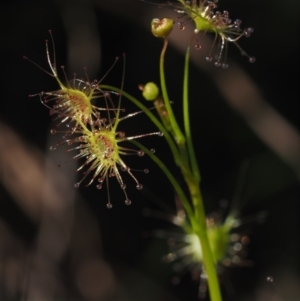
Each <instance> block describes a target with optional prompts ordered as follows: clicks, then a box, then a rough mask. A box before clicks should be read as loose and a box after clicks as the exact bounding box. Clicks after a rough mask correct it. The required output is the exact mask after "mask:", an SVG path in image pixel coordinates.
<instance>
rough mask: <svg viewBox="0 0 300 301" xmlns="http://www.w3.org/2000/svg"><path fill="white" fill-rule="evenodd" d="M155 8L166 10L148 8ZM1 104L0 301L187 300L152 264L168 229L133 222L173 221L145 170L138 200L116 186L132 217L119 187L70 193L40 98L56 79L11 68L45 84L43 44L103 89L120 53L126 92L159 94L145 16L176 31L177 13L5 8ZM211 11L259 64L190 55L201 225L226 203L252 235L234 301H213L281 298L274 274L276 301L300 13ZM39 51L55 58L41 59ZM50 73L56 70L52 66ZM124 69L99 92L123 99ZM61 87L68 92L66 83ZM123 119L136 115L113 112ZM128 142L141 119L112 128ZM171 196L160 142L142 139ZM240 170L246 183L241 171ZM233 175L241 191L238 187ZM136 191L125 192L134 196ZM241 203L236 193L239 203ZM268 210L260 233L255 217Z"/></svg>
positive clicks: (289, 247)
mask: <svg viewBox="0 0 300 301" xmlns="http://www.w3.org/2000/svg"><path fill="white" fill-rule="evenodd" d="M156 3H158V4H159V3H160V4H164V3H165V2H156ZM0 7H1V8H0V9H1V21H0V22H1V56H0V57H1V70H2V80H1V92H2V94H1V106H0V154H1V156H0V300H5V301H6V300H9V301H10V300H23V301H25V300H30V301H32V300H37V301H43V300H62V301H65V300H68V301H69V300H73V301H75V300H76V301H79V300H122V301H123V300H131V301H133V300H149V301H150V300H165V301H166V300H170V301H171V300H178V301H179V300H191V301H192V300H198V298H197V290H198V283H197V282H195V281H192V280H191V277H190V275H189V274H187V275H185V276H183V278H182V279H181V284H179V285H177V286H176V285H173V284H172V281H171V279H172V275H174V274H173V272H172V265H171V264H166V263H163V262H162V260H161V258H162V257H163V255H165V254H166V253H167V252H168V247H167V242H166V241H165V240H159V239H157V238H155V237H153V235H152V232H153V231H154V230H156V229H165V230H168V229H169V227H170V226H171V225H170V224H168V223H167V222H163V221H160V220H157V219H155V218H153V217H151V216H150V217H145V216H144V215H143V210H144V209H145V208H152V209H156V210H161V211H163V212H167V213H168V210H169V209H166V208H164V205H161V204H167V205H168V206H169V207H171V208H174V198H175V196H174V192H173V190H172V187H171V185H169V183H168V182H167V180H166V179H165V178H164V176H163V174H162V172H161V171H160V170H159V169H158V168H157V167H156V166H155V164H154V163H153V162H151V160H150V159H149V158H146V156H145V157H143V158H140V157H131V158H129V159H127V158H126V159H127V160H126V163H128V165H129V166H131V167H132V168H136V169H144V168H146V167H147V168H149V169H150V173H149V174H147V175H145V174H143V173H142V172H141V173H139V172H137V173H135V174H136V175H137V177H138V179H139V180H140V181H141V182H142V183H143V184H144V189H143V190H142V191H137V190H136V189H135V184H134V183H133V181H132V179H130V177H126V175H124V179H125V181H126V183H127V187H128V189H127V191H128V195H129V196H130V199H131V200H132V205H131V206H126V205H124V195H123V194H122V191H121V189H120V188H119V184H118V183H117V181H114V180H112V181H110V191H111V193H110V196H111V201H112V204H113V209H112V210H108V209H107V208H106V201H107V192H106V191H105V189H104V190H103V191H99V190H97V189H96V188H95V187H94V186H91V187H88V188H84V187H82V188H80V189H78V190H75V189H74V188H73V185H74V183H76V182H77V181H78V179H80V175H77V174H76V173H74V171H75V170H76V164H75V163H74V162H73V161H72V160H69V161H68V162H67V163H66V164H63V165H62V167H61V168H58V167H57V165H58V164H60V163H63V162H65V161H67V160H68V159H70V157H69V156H68V155H66V154H65V149H64V148H63V147H62V148H59V149H58V150H57V151H55V152H50V151H49V147H50V145H53V144H55V143H56V142H57V141H59V140H60V139H61V138H60V137H59V135H50V129H51V128H52V127H53V126H54V122H53V121H52V120H51V117H49V112H48V110H47V109H46V108H45V107H44V106H42V105H41V103H40V101H39V97H38V96H37V97H34V98H29V97H28V95H29V94H35V93H39V92H41V91H55V90H57V88H58V85H57V83H56V81H55V79H54V78H52V77H50V76H49V75H48V74H46V73H45V72H43V71H41V70H39V69H38V68H37V67H36V66H34V65H33V64H31V63H30V62H28V61H26V60H24V59H23V55H26V56H28V57H29V58H30V59H32V60H33V61H34V62H36V63H37V64H39V65H40V66H41V67H42V68H44V69H46V70H47V71H50V70H49V66H48V64H47V59H46V51H45V42H44V41H45V39H50V36H49V34H48V30H49V29H51V30H52V31H53V36H54V41H55V49H56V60H57V65H58V66H60V65H65V66H66V73H67V76H68V78H69V79H71V78H72V77H73V73H74V72H76V73H77V77H78V78H81V77H84V76H85V74H84V71H83V67H87V70H88V71H87V73H88V75H89V77H90V79H94V78H97V79H100V78H101V77H102V76H103V74H104V73H105V72H106V71H107V70H108V69H109V68H110V66H111V65H112V64H113V62H114V60H115V57H116V56H120V57H122V53H123V52H125V53H126V67H125V73H126V75H125V90H126V91H127V92H129V93H131V94H133V95H134V96H136V97H138V98H139V99H141V97H140V91H139V90H138V88H137V86H138V84H144V83H146V82H147V81H155V82H157V83H158V82H159V75H158V57H159V53H160V50H161V46H162V42H161V41H160V40H159V39H155V38H154V37H152V35H151V33H150V29H149V28H150V26H149V24H150V22H151V20H152V18H155V17H172V18H174V19H175V18H176V14H175V12H174V9H173V8H172V7H171V6H169V7H165V6H164V5H162V7H158V5H156V4H155V5H153V4H149V3H144V2H141V1H138V0H127V1H120V0H119V1H118V0H111V1H106V0H102V1H101V0H98V1H97V0H94V1H92V0H90V1H88V0H81V1H79V0H78V1H75V0H74V1H72V0H69V1H68V0H65V1H58V0H56V1H55V0H53V1H49V0H46V1H29V0H26V1H14V0H12V1H2V2H1V4H0ZM219 8H220V10H224V9H226V10H228V11H229V12H230V15H231V17H232V18H233V19H236V18H240V19H242V20H243V23H242V25H244V26H245V27H249V26H252V27H253V28H254V33H253V35H252V36H251V37H250V38H249V39H247V38H243V39H241V40H240V43H239V44H240V45H241V46H242V47H243V49H244V50H245V51H246V52H247V53H249V54H250V55H251V56H252V55H254V56H255V57H256V62H255V64H250V63H248V60H247V58H246V57H243V56H241V55H240V53H239V50H238V49H237V48H236V47H235V46H234V45H229V51H228V62H229V64H230V68H229V69H227V70H222V69H219V68H215V67H214V66H213V65H211V64H209V63H207V62H206V61H205V56H206V55H207V53H208V52H209V48H210V45H211V43H212V37H210V36H209V35H206V36H205V37H203V38H201V39H200V38H199V39H200V43H201V44H202V49H201V50H199V51H197V50H194V49H193V50H192V53H191V56H192V63H191V70H190V71H191V73H190V99H191V104H190V106H191V124H192V129H193V138H194V143H195V148H196V153H197V159H198V162H199V165H200V169H201V174H202V184H201V185H202V186H201V187H202V191H203V195H204V199H205V207H206V210H207V212H208V213H211V212H214V211H216V210H218V209H219V202H220V200H222V199H226V200H228V202H229V203H231V202H232V200H233V199H234V198H235V199H236V201H234V204H233V205H232V207H233V209H236V210H239V211H241V216H244V217H247V216H254V217H253V218H252V219H251V223H250V228H249V231H250V232H251V234H250V239H251V244H250V245H249V256H248V258H249V259H250V260H251V261H253V263H254V266H253V267H251V268H235V269H231V270H230V271H227V273H226V275H228V281H229V283H230V286H232V287H233V288H234V291H233V292H231V293H232V294H228V290H227V289H226V287H224V286H223V290H224V300H258V301H263V300H270V301H271V300H272V301H276V300H278V301H279V300H282V298H281V296H280V294H279V293H278V292H277V291H276V290H275V289H274V287H272V286H270V285H269V284H268V283H267V282H266V281H265V279H266V277H267V276H269V275H272V276H274V279H275V281H276V285H277V286H278V287H279V288H280V290H282V291H283V293H284V295H285V297H286V300H289V301H293V300H298V299H299V296H300V291H299V287H300V285H299V284H300V257H299V254H300V237H299V230H300V228H299V214H300V205H299V204H300V185H299V179H300V134H299V128H300V118H299V117H300V104H299V76H298V72H299V27H300V26H299V25H300V24H299V17H298V16H299V13H300V3H299V2H298V1H296V0H287V1H285V2H282V1H271V0H265V1H263V2H262V1H258V0H252V1H249V0H244V1H237V0H231V1H229V0H222V1H220V3H219ZM189 25H192V24H187V28H186V30H185V31H181V30H179V28H177V27H176V26H175V29H174V31H173V32H172V34H171V36H170V47H169V49H168V52H167V58H166V67H167V72H166V76H167V84H168V87H169V94H170V97H171V99H172V101H173V103H174V104H173V107H174V110H175V112H176V114H177V116H179V117H178V118H179V119H180V116H181V112H182V108H181V95H182V90H181V85H182V70H183V53H184V49H185V47H186V45H187V41H188V38H189V36H190V31H189V30H190V28H189ZM50 49H51V47H50ZM58 69H59V68H58ZM122 70H123V63H122V60H120V61H119V62H118V63H117V65H116V66H115V67H114V68H113V70H112V71H111V72H110V73H109V74H108V76H107V77H106V78H105V79H104V80H103V83H105V84H110V85H115V86H120V83H121V80H122ZM59 75H60V78H61V79H62V80H63V81H64V77H63V74H62V72H60V70H59ZM123 106H124V107H126V111H127V112H135V111H136V110H137V109H136V108H135V107H134V106H133V105H132V104H131V103H127V102H126V100H124V101H123ZM121 126H122V130H124V131H125V132H126V133H127V134H128V135H135V134H143V133H148V132H151V131H155V129H154V126H153V125H152V124H151V122H150V121H149V120H148V119H147V117H146V116H144V115H142V114H141V115H138V116H136V117H134V118H130V119H128V120H126V121H124V123H123V122H122V124H121ZM142 142H143V143H144V144H145V145H146V146H147V147H149V148H155V149H156V154H157V155H158V156H159V157H160V158H161V159H162V160H163V161H164V162H165V163H166V164H167V165H168V166H170V169H171V171H172V172H173V173H174V175H175V176H176V177H177V178H178V179H179V181H180V182H182V179H181V178H180V173H179V172H178V170H177V169H176V168H175V167H173V166H172V164H173V163H172V158H171V156H170V154H169V150H168V148H167V146H166V144H165V142H164V139H163V138H158V137H151V138H149V139H148V138H147V139H146V138H145V140H144V141H142ZM245 162H248V163H247V170H246V173H244V175H241V169H242V168H243V166H245ZM241 177H243V178H242V179H241ZM130 184H132V185H130ZM237 191H240V193H238V194H236V192H237ZM260 212H267V213H268V216H267V218H266V219H265V221H264V223H263V224H261V223H258V219H257V218H256V216H257V214H259V213H260Z"/></svg>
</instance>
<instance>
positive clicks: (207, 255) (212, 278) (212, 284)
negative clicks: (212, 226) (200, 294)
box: [184, 175, 222, 301]
mask: <svg viewBox="0 0 300 301" xmlns="http://www.w3.org/2000/svg"><path fill="white" fill-rule="evenodd" d="M184 178H185V180H186V182H187V185H188V187H189V191H190V194H191V198H192V202H193V205H194V210H195V218H196V220H197V223H195V224H193V225H192V226H193V229H194V231H195V233H196V234H197V235H198V237H199V240H200V243H201V249H202V253H203V263H204V267H205V272H206V274H207V282H208V289H209V295H210V299H211V301H222V296H221V291H220V285H219V279H218V275H217V271H216V266H215V260H214V257H213V253H212V250H211V247H210V243H209V239H208V235H207V226H206V216H205V210H204V206H203V199H202V195H201V191H200V188H199V184H198V181H197V180H196V179H195V177H194V176H193V175H190V176H187V175H184Z"/></svg>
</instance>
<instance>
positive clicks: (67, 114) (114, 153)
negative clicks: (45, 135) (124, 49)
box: [24, 31, 162, 208]
mask: <svg viewBox="0 0 300 301" xmlns="http://www.w3.org/2000/svg"><path fill="white" fill-rule="evenodd" d="M49 32H50V36H51V39H52V43H53V45H54V42H53V37H52V33H51V31H49ZM46 53H47V59H48V64H49V66H50V69H51V72H52V73H51V72H48V71H46V70H44V69H43V68H41V67H40V66H39V65H37V64H36V63H35V62H33V61H31V60H30V59H28V58H27V57H24V58H25V59H27V60H29V61H31V62H32V63H33V64H35V65H37V66H38V67H39V68H40V69H42V70H43V71H44V72H46V73H47V74H49V75H50V76H52V77H54V78H55V79H56V81H57V82H58V84H59V86H60V89H59V90H57V91H52V92H41V93H39V94H36V95H39V96H40V99H41V102H42V104H43V105H44V106H46V107H47V108H48V109H49V110H50V115H54V116H55V120H59V122H58V123H57V125H56V129H52V130H51V131H50V132H51V134H56V133H63V136H62V138H63V141H62V142H59V143H57V145H56V146H51V147H50V150H55V149H56V147H58V146H61V145H69V146H70V145H72V146H71V148H69V149H68V150H67V151H68V152H75V155H74V156H73V159H74V160H78V159H84V160H85V161H84V162H83V164H82V165H80V167H79V168H78V169H77V171H81V170H82V171H83V177H82V178H81V180H80V181H79V182H78V183H76V184H75V185H74V187H75V188H78V187H79V186H80V184H81V183H82V182H83V181H84V180H85V179H86V178H88V177H90V180H89V182H88V183H87V185H86V186H88V185H91V184H92V183H93V182H96V183H97V184H96V187H97V188H98V189H101V188H102V184H103V182H104V181H106V183H107V186H108V178H110V177H115V178H116V179H117V181H118V182H119V184H120V187H121V189H122V190H123V192H124V194H125V204H126V205H130V204H131V201H130V200H129V198H128V196H127V193H126V184H125V183H124V181H123V178H122V176H121V172H122V171H125V172H127V173H128V174H129V175H130V176H131V178H132V179H133V180H134V181H135V183H136V188H137V189H139V190H140V189H142V188H143V186H142V184H140V183H139V181H138V180H137V178H136V177H135V175H134V174H133V173H132V171H131V169H130V167H129V166H128V165H127V164H126V163H125V162H124V161H123V159H122V158H121V156H122V155H132V154H135V155H138V156H143V155H144V152H143V151H141V150H136V149H131V148H128V147H123V146H122V145H120V143H121V142H124V141H130V140H134V139H137V138H142V137H145V136H149V135H159V136H161V135H162V134H161V133H160V132H154V133H148V134H142V135H137V136H130V137H127V136H126V135H125V133H124V132H122V131H119V130H118V126H119V123H120V122H121V121H122V120H124V119H127V118H129V117H133V116H135V115H137V114H139V113H140V112H136V113H131V114H128V115H125V116H123V117H121V116H120V115H121V113H122V112H124V109H122V108H121V96H122V95H121V94H122V93H120V94H116V93H113V92H110V91H104V90H102V89H101V88H100V86H99V85H100V81H93V82H90V81H89V80H88V76H87V80H86V81H84V80H82V79H77V78H76V77H75V76H74V78H73V79H72V80H71V81H67V85H64V84H63V83H62V81H61V80H60V79H59V77H58V74H57V69H56V62H55V54H54V61H53V62H52V61H51V57H50V53H49V47H48V41H46ZM117 59H118V58H117ZM117 59H116V61H117ZM116 61H115V62H116ZM113 66H114V64H113ZM113 66H112V67H113ZM112 67H111V68H110V69H109V71H110V70H111V69H112ZM62 69H63V73H64V75H65V77H66V78H67V76H66V74H65V71H64V67H63V66H62ZM109 71H108V72H109ZM108 72H107V73H108ZM107 73H106V74H107ZM106 74H105V76H106ZM105 76H104V77H105ZM121 90H122V89H121ZM31 96H35V95H31ZM113 96H116V97H117V99H118V100H117V103H116V104H115V103H114V101H113ZM96 100H99V101H101V102H102V107H98V106H96V105H95V104H94V102H95V101H96ZM62 126H65V127H66V129H65V130H61V128H62ZM73 145H74V146H73ZM142 171H143V172H144V173H148V169H144V170H142ZM107 188H108V187H107ZM107 208H112V204H111V202H110V197H109V192H108V202H107Z"/></svg>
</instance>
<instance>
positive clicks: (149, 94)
mask: <svg viewBox="0 0 300 301" xmlns="http://www.w3.org/2000/svg"><path fill="white" fill-rule="evenodd" d="M139 88H140V90H142V91H143V96H144V98H145V99H146V100H149V101H153V100H155V99H156V98H157V97H158V95H159V89H158V87H157V85H156V84H155V83H153V82H149V83H147V84H146V85H145V86H142V85H140V86H139Z"/></svg>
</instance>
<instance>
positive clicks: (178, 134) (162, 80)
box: [159, 39, 185, 144]
mask: <svg viewBox="0 0 300 301" xmlns="http://www.w3.org/2000/svg"><path fill="white" fill-rule="evenodd" d="M167 46H168V40H167V39H164V45H163V49H162V51H161V54H160V61H159V74H160V85H161V92H162V96H163V99H164V102H165V106H166V110H167V113H168V116H169V119H170V123H171V126H172V129H173V131H174V136H175V137H174V138H175V140H176V142H177V144H184V143H185V137H184V135H183V134H182V132H181V130H180V128H179V125H178V123H177V120H176V118H175V116H174V113H173V110H172V107H171V104H170V99H169V96H168V92H167V86H166V79H165V72H164V62H165V53H166V50H167Z"/></svg>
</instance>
